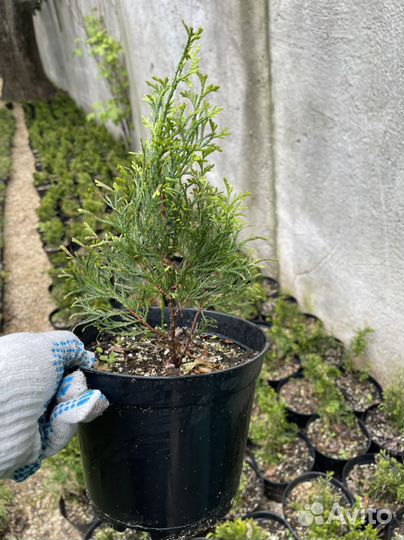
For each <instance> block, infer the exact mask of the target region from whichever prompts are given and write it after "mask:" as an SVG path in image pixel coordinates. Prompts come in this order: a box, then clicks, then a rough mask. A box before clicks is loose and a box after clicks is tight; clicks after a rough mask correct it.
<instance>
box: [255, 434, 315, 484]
mask: <svg viewBox="0 0 404 540" xmlns="http://www.w3.org/2000/svg"><path fill="white" fill-rule="evenodd" d="M297 438H299V439H301V440H302V441H304V443H305V444H306V446H307V449H308V450H309V453H310V458H311V467H310V469H309V470H307V471H305V472H304V473H303V474H308V473H310V472H313V468H314V465H315V463H316V450H315V448H314V446H313V445H312V444H311V442H310V439H309V438H308V437H307V435H306V434H305V433H304V432H303V431H302V430H299V431H298V432H297ZM250 459H251V460H252V461H253V463H254V466H255V467H256V468H257V471H258V474H259V475H260V476H261V477H262V480H263V482H264V483H265V484H267V485H268V486H270V487H273V488H277V487H278V488H283V489H286V488H287V486H288V485H289V484H291V483H292V482H294V480H296V478H300V477H301V476H302V475H299V476H296V478H294V479H293V480H289V481H288V482H271V480H267V479H266V478H265V476H264V473H263V472H262V471H261V469H260V468H259V466H258V463H257V460H256V459H255V456H254V449H252V450H251V456H250Z"/></svg>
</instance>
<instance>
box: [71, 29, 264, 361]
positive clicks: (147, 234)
mask: <svg viewBox="0 0 404 540" xmlns="http://www.w3.org/2000/svg"><path fill="white" fill-rule="evenodd" d="M184 26H185V29H186V32H187V40H186V44H185V47H184V50H183V53H182V55H181V58H180V60H179V63H178V66H177V68H176V70H175V73H174V75H173V77H172V79H171V80H169V79H168V78H165V79H160V78H157V77H155V78H153V81H152V82H151V83H149V86H150V88H151V93H150V94H149V95H147V96H146V97H145V100H146V102H147V103H148V104H149V106H150V109H151V114H150V115H149V117H148V118H146V119H145V121H144V122H145V125H146V127H147V128H148V130H149V132H150V137H149V138H148V139H147V140H145V141H142V146H141V151H140V152H139V153H137V154H134V156H133V162H132V166H131V167H130V168H127V169H124V168H121V171H120V173H121V176H120V178H117V179H116V181H115V183H114V186H113V187H112V188H110V187H107V186H104V188H105V190H106V193H107V195H106V202H107V205H108V207H109V209H110V211H109V212H108V213H107V214H106V215H104V216H103V217H99V216H96V217H97V219H99V220H100V221H102V222H103V223H104V224H106V225H107V227H106V230H108V231H111V232H108V233H106V234H105V236H98V235H97V234H96V232H95V231H94V230H92V229H91V228H90V227H89V238H88V240H87V241H86V242H85V243H84V244H83V249H84V251H85V252H86V255H85V256H84V257H82V256H72V257H71V260H70V265H69V267H68V269H67V271H66V275H67V276H68V277H69V278H70V279H72V280H73V282H74V283H75V290H74V293H73V294H74V296H75V299H76V300H75V308H76V310H77V312H78V313H79V314H80V316H82V317H84V319H85V320H86V322H88V323H93V324H95V325H96V326H97V327H98V328H100V329H101V330H104V331H109V332H115V333H120V334H122V332H124V331H126V332H128V333H130V334H135V333H139V332H141V333H144V332H146V333H147V332H148V333H150V334H154V335H155V336H156V338H157V339H159V340H161V341H162V342H164V343H165V345H166V346H167V347H168V348H169V350H170V355H169V359H168V360H169V362H171V363H172V364H174V365H175V366H179V365H180V364H181V360H182V358H183V357H184V355H185V354H186V353H187V351H188V349H189V347H190V346H191V345H192V340H193V337H194V335H195V332H196V331H197V329H198V324H197V322H198V321H199V319H200V317H201V314H202V310H204V309H206V308H209V307H210V306H215V308H216V309H217V310H227V309H232V308H234V307H235V306H238V305H239V303H240V299H241V298H242V299H243V300H244V301H251V300H253V299H254V298H255V297H256V296H257V294H258V293H259V291H257V288H256V285H254V284H253V282H254V280H255V278H256V277H257V275H258V274H259V264H258V261H254V260H251V259H250V258H248V257H247V256H245V255H243V254H242V253H243V252H245V249H246V247H247V244H248V242H249V241H250V240H251V238H249V239H243V240H241V239H240V233H241V231H242V230H243V229H244V227H245V224H244V220H243V217H244V215H243V211H244V201H245V198H246V194H242V195H236V194H235V193H234V192H233V190H232V188H231V186H230V184H229V183H228V182H227V181H226V180H224V189H223V191H221V190H219V189H218V188H217V187H214V186H213V184H212V183H210V182H209V181H208V177H207V176H208V173H211V172H212V169H213V167H214V165H213V164H212V163H211V162H210V161H209V159H210V156H211V154H212V153H213V152H215V151H221V148H220V146H219V144H218V142H219V141H220V140H221V139H223V138H224V137H225V136H226V135H227V134H228V132H227V130H226V129H220V128H219V126H218V124H217V123H216V117H217V115H218V114H219V112H220V111H221V108H220V107H217V106H216V105H212V104H211V103H210V102H209V98H210V97H211V96H212V95H213V94H214V93H215V92H217V90H218V87H217V86H214V85H211V84H208V81H207V76H206V75H204V74H202V73H201V71H200V69H199V57H198V52H199V47H198V45H197V43H198V40H199V39H200V37H201V33H202V29H199V30H196V31H194V30H193V29H192V28H190V27H188V26H186V25H184ZM93 217H94V216H93ZM104 230H105V227H104ZM111 301H114V304H115V305H118V306H120V307H119V309H115V310H113V309H111V307H110V306H111ZM156 302H157V303H158V305H160V306H164V305H166V306H168V308H169V313H170V324H169V325H166V326H162V327H161V328H151V327H150V326H149V325H148V324H147V322H146V316H147V312H148V309H149V308H150V306H151V305H155V304H156ZM185 307H194V308H196V310H197V311H196V316H195V320H194V324H193V325H192V328H191V329H190V331H189V335H188V339H187V340H186V342H185V343H184V341H182V342H180V340H179V339H178V337H177V333H176V330H177V320H178V317H179V315H180V313H181V310H182V309H183V308H185ZM116 315H119V320H117V319H116Z"/></svg>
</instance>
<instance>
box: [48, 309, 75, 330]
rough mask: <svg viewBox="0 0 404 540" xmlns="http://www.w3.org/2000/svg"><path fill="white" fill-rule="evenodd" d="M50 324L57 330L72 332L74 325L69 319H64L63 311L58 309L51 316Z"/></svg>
mask: <svg viewBox="0 0 404 540" xmlns="http://www.w3.org/2000/svg"><path fill="white" fill-rule="evenodd" d="M49 322H50V323H51V325H52V326H53V328H54V329H55V330H71V328H72V326H73V325H72V324H71V323H70V324H69V317H68V315H66V317H63V309H60V308H56V309H54V310H53V311H51V312H50V314H49Z"/></svg>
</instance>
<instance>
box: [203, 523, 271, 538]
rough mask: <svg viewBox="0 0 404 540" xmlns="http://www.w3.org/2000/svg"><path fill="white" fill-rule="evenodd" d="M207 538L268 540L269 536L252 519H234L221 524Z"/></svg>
mask: <svg viewBox="0 0 404 540" xmlns="http://www.w3.org/2000/svg"><path fill="white" fill-rule="evenodd" d="M207 537H208V538H212V539H218V540H219V539H220V540H241V539H242V538H243V539H244V538H246V539H248V540H270V538H271V535H270V533H269V532H268V531H266V530H265V529H263V528H262V527H260V526H259V525H258V523H257V522H256V521H254V520H253V519H244V520H243V519H235V520H234V521H225V522H224V523H221V524H220V525H218V526H217V527H216V529H215V532H214V533H209V534H208V536H207Z"/></svg>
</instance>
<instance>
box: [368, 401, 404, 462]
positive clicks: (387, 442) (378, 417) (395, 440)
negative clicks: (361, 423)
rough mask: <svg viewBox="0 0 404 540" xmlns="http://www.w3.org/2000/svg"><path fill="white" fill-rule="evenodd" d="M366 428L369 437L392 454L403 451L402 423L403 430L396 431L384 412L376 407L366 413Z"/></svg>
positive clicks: (403, 432) (403, 435)
mask: <svg viewBox="0 0 404 540" xmlns="http://www.w3.org/2000/svg"><path fill="white" fill-rule="evenodd" d="M366 428H367V430H368V431H369V434H370V436H371V438H372V439H373V440H374V441H375V442H377V444H378V445H379V446H381V447H382V448H384V449H386V450H388V451H389V452H392V453H393V454H400V453H402V452H404V423H403V431H402V432H401V433H400V432H398V431H397V427H396V426H395V425H394V424H393V423H392V422H391V421H390V420H389V418H388V417H387V415H386V413H384V412H383V411H382V410H381V409H380V408H378V407H376V408H375V409H371V410H370V411H369V412H368V413H367V415H366Z"/></svg>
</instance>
